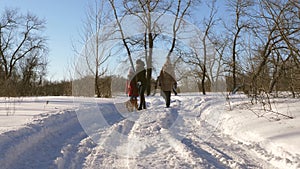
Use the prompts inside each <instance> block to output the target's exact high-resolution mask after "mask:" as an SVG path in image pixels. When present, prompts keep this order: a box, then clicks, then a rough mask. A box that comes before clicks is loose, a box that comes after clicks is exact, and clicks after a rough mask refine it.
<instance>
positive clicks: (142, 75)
mask: <svg viewBox="0 0 300 169" xmlns="http://www.w3.org/2000/svg"><path fill="white" fill-rule="evenodd" d="M136 80H137V82H141V85H143V86H146V85H147V79H146V70H145V69H142V70H141V71H139V72H138V73H137V75H136Z"/></svg>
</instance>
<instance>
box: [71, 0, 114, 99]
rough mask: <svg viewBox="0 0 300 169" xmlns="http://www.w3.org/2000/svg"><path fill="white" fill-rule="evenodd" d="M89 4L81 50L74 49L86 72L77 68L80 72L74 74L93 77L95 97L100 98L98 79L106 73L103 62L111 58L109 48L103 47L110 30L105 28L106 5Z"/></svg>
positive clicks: (107, 39)
mask: <svg viewBox="0 0 300 169" xmlns="http://www.w3.org/2000/svg"><path fill="white" fill-rule="evenodd" d="M89 2H90V3H89V6H88V9H87V13H86V20H85V21H84V24H83V25H84V26H83V31H82V35H81V37H82V40H81V43H82V45H83V49H82V50H80V51H78V50H77V49H75V51H76V53H77V54H78V55H79V57H81V58H84V59H83V60H84V62H85V63H84V65H86V66H85V68H84V69H87V70H82V69H81V68H79V69H80V70H76V73H77V74H81V73H84V71H88V72H89V73H88V74H91V75H92V76H93V77H94V82H95V92H96V95H97V97H100V96H101V90H103V89H101V85H100V78H101V77H103V76H104V75H105V73H106V71H107V68H106V67H105V62H106V61H107V60H108V59H109V57H110V56H111V52H110V50H111V48H110V47H107V45H105V44H107V42H108V41H109V40H110V39H109V38H110V35H111V28H108V27H106V25H107V24H108V23H109V21H110V14H109V12H108V10H106V9H107V6H106V5H107V4H106V3H105V1H100V2H99V1H97V0H94V1H89ZM79 67H80V66H79ZM80 71H82V72H80ZM83 76H86V75H83ZM82 78H84V77H82Z"/></svg>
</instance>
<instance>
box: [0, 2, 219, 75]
mask: <svg viewBox="0 0 300 169" xmlns="http://www.w3.org/2000/svg"><path fill="white" fill-rule="evenodd" d="M87 3H88V1H87V0H0V12H1V13H2V12H3V10H4V9H5V8H18V9H20V10H21V12H22V13H26V12H27V11H29V12H31V13H33V14H35V15H37V16H38V17H39V18H42V19H45V20H46V22H47V24H46V32H45V35H46V36H47V37H48V39H49V40H48V44H49V50H50V51H49V56H48V60H49V65H48V74H47V79H49V80H52V81H53V80H62V79H69V75H70V74H69V73H70V72H69V67H70V65H71V63H72V59H74V52H73V49H72V42H76V41H78V40H79V34H80V30H81V29H82V23H83V20H84V18H85V13H86V9H87ZM219 3H221V4H222V3H224V2H223V0H221V1H219ZM203 5H204V4H203ZM202 9H203V11H199V16H200V17H201V19H202V17H203V14H205V13H206V14H208V12H205V10H206V9H205V7H204V8H202ZM222 10H224V9H222ZM219 12H221V13H223V11H219ZM201 19H200V20H201Z"/></svg>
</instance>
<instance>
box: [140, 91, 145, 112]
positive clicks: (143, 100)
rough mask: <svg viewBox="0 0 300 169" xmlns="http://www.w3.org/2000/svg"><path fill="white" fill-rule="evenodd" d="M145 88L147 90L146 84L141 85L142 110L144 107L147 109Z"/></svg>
mask: <svg viewBox="0 0 300 169" xmlns="http://www.w3.org/2000/svg"><path fill="white" fill-rule="evenodd" d="M145 90H146V86H144V85H142V86H140V87H139V95H140V105H139V110H141V109H142V108H144V109H146V101H145Z"/></svg>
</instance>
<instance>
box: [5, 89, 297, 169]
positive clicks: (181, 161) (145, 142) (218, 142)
mask: <svg viewBox="0 0 300 169" xmlns="http://www.w3.org/2000/svg"><path fill="white" fill-rule="evenodd" d="M146 100H147V104H148V105H147V106H148V109H147V110H143V111H139V112H133V113H132V112H131V113H128V112H124V111H123V110H124V107H122V106H124V105H123V104H120V103H121V100H120V102H116V101H112V100H109V99H108V100H104V101H103V100H97V101H96V103H95V102H93V103H92V102H90V103H89V102H87V103H84V104H83V107H81V108H82V109H80V108H79V109H76V110H77V111H75V110H71V109H70V110H64V111H58V112H56V113H46V114H41V115H39V116H36V117H35V120H33V121H32V123H30V124H28V125H26V127H24V128H19V129H17V130H12V131H8V132H5V133H2V134H0V166H1V168H3V169H18V168H23V169H27V168H28V169H29V168H59V169H65V168H75V169H79V168H86V169H93V168H130V169H131V168H187V169H188V168H268V169H269V168H275V167H274V166H272V165H271V164H270V163H269V160H274V159H276V158H277V157H276V156H275V155H274V154H271V153H270V152H269V151H267V150H266V149H264V148H263V147H261V146H260V145H259V144H256V143H253V144H246V142H240V141H235V140H233V139H232V138H231V137H229V136H227V135H225V134H224V132H223V131H222V129H221V128H220V127H218V126H219V122H222V121H220V117H221V115H222V112H224V111H226V109H227V108H226V107H224V100H222V99H220V98H219V97H216V96H214V95H212V96H205V97H204V96H199V95H198V96H192V95H189V96H188V97H186V96H172V100H173V102H172V103H171V108H165V107H164V101H163V99H162V98H161V97H159V96H155V97H148V98H146ZM78 110H80V111H78ZM99 111H100V112H99ZM211 124H213V126H214V127H213V126H212V125H211ZM258 154H259V155H258ZM295 158H296V159H297V157H295ZM295 164H296V163H295ZM294 166H295V165H294Z"/></svg>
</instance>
